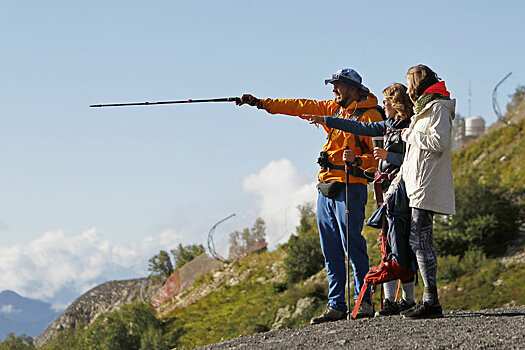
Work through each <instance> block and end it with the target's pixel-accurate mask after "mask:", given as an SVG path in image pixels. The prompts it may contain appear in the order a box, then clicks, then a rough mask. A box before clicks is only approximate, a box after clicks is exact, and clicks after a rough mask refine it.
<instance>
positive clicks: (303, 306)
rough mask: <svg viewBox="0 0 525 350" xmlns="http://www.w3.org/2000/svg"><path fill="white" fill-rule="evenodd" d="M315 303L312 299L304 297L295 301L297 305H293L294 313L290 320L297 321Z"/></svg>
mask: <svg viewBox="0 0 525 350" xmlns="http://www.w3.org/2000/svg"><path fill="white" fill-rule="evenodd" d="M314 303H315V298H314V297H306V298H302V299H299V300H297V304H296V305H295V311H294V313H293V315H292V319H298V318H300V317H301V316H302V314H303V313H304V312H305V311H306V310H308V309H309V308H310V307H311V306H312V305H313V304H314Z"/></svg>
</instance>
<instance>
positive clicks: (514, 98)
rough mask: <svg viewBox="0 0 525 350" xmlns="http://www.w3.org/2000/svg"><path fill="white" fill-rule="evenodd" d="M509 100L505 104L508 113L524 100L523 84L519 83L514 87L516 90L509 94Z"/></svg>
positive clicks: (524, 90)
mask: <svg viewBox="0 0 525 350" xmlns="http://www.w3.org/2000/svg"><path fill="white" fill-rule="evenodd" d="M510 97H511V100H510V102H509V103H508V104H507V113H510V112H512V111H514V109H516V107H518V106H519V105H520V104H521V103H522V102H523V101H525V85H520V86H518V87H517V88H516V91H514V93H513V94H512V95H511V96H510Z"/></svg>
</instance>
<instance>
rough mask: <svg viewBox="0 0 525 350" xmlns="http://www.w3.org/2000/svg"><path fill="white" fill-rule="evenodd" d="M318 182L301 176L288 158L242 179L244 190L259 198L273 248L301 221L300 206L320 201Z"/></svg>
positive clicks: (269, 241) (293, 230) (260, 208)
mask: <svg viewBox="0 0 525 350" xmlns="http://www.w3.org/2000/svg"><path fill="white" fill-rule="evenodd" d="M315 184H316V182H315V181H313V182H309V181H308V180H304V179H302V178H301V176H299V173H298V171H297V169H296V168H295V167H294V166H293V164H292V163H291V162H290V161H289V160H288V159H281V160H279V161H272V162H270V163H268V164H267V165H266V166H265V167H264V168H262V169H261V171H260V172H259V173H257V174H252V175H248V176H246V177H245V178H244V179H243V189H244V190H245V191H247V192H250V193H253V194H255V195H256V196H257V197H258V200H257V202H256V205H257V207H258V208H257V209H258V211H259V216H260V217H262V218H263V219H264V221H265V222H266V226H267V230H266V232H267V236H268V244H269V245H270V247H272V246H275V245H276V244H278V243H283V242H285V241H286V240H287V239H288V237H289V236H290V234H291V233H294V232H295V227H296V226H297V225H298V224H299V220H300V215H299V210H297V206H298V205H302V204H305V203H308V202H315V201H316V200H317V190H316V188H315Z"/></svg>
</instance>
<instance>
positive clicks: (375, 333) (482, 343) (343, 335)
mask: <svg viewBox="0 0 525 350" xmlns="http://www.w3.org/2000/svg"><path fill="white" fill-rule="evenodd" d="M359 348H361V349H363V350H365V349H450V348H457V349H525V306H516V307H511V308H504V309H493V310H482V311H468V310H466V311H445V317H444V318H440V319H427V320H407V319H403V318H402V317H401V316H393V317H381V318H372V319H361V320H349V321H347V320H344V321H338V322H331V323H325V324H320V325H315V326H302V327H297V328H292V329H283V330H276V331H270V332H266V333H258V334H252V335H247V336H239V337H237V338H234V339H229V340H225V341H222V342H220V343H217V344H212V345H207V346H204V347H200V348H198V349H202V350H205V349H206V350H217V349H272V350H274V349H301V350H305V349H316V350H320V349H359Z"/></svg>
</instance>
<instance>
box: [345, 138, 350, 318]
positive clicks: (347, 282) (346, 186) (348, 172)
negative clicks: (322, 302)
mask: <svg viewBox="0 0 525 350" xmlns="http://www.w3.org/2000/svg"><path fill="white" fill-rule="evenodd" d="M343 149H344V150H347V149H350V148H349V147H348V146H345V147H344V148H343ZM345 176H346V181H345V192H346V197H345V201H346V203H345V204H346V212H345V213H346V286H347V289H348V291H347V293H348V294H347V295H348V296H347V304H348V314H347V316H346V318H347V319H348V320H349V319H350V243H349V241H350V229H349V227H348V226H349V222H350V211H349V210H348V206H349V204H350V201H349V197H350V193H349V188H348V181H349V179H350V162H345Z"/></svg>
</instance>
